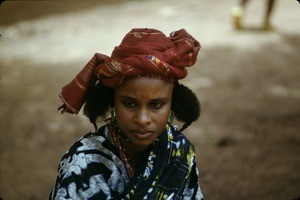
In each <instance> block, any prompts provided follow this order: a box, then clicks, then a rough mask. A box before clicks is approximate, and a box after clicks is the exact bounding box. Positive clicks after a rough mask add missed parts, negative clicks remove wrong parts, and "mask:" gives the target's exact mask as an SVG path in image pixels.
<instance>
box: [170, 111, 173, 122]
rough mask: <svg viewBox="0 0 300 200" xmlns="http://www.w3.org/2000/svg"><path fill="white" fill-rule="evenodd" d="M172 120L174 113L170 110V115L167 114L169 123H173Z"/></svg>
mask: <svg viewBox="0 0 300 200" xmlns="http://www.w3.org/2000/svg"><path fill="white" fill-rule="evenodd" d="M173 121H174V113H173V111H171V113H170V116H169V124H173Z"/></svg>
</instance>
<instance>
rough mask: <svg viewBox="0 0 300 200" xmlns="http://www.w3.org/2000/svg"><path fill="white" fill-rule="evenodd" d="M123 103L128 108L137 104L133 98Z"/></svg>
mask: <svg viewBox="0 0 300 200" xmlns="http://www.w3.org/2000/svg"><path fill="white" fill-rule="evenodd" d="M122 104H123V105H124V106H125V107H127V108H133V107H134V106H136V103H135V102H134V101H131V100H123V101H122Z"/></svg>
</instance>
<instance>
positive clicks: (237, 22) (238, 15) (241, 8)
mask: <svg viewBox="0 0 300 200" xmlns="http://www.w3.org/2000/svg"><path fill="white" fill-rule="evenodd" d="M248 2H249V0H241V1H240V2H239V5H237V6H235V7H233V8H232V10H231V15H232V18H233V24H234V27H235V28H236V29H243V28H245V27H244V26H243V17H244V14H245V10H246V5H247V3H248ZM266 3H267V5H266V9H265V14H264V19H263V24H262V26H261V27H260V29H261V30H266V31H273V30H274V27H273V26H272V24H271V16H272V12H273V8H274V4H275V0H266Z"/></svg>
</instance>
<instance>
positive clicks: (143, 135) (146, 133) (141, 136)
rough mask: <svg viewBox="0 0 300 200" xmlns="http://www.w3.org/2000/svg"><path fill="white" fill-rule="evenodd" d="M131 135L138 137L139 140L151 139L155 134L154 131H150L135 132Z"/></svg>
mask: <svg viewBox="0 0 300 200" xmlns="http://www.w3.org/2000/svg"><path fill="white" fill-rule="evenodd" d="M131 134H132V136H133V137H136V138H138V139H146V138H149V137H150V135H152V134H153V131H150V130H133V131H131Z"/></svg>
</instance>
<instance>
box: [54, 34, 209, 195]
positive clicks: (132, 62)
mask: <svg viewBox="0 0 300 200" xmlns="http://www.w3.org/2000/svg"><path fill="white" fill-rule="evenodd" d="M199 49H200V44H199V42H198V41H197V40H195V39H194V38H193V37H192V36H191V35H189V34H188V33H187V32H186V31H185V30H184V29H181V30H179V31H175V32H173V33H171V34H170V37H166V36H165V35H164V34H163V33H162V32H160V31H158V30H155V29H132V30H131V31H130V32H129V33H127V35H126V36H125V37H124V39H123V41H122V42H121V44H120V45H119V46H117V47H115V49H114V51H113V52H112V56H111V57H108V56H105V55H102V54H95V55H94V57H93V58H92V59H91V60H90V61H89V62H88V63H87V65H86V66H85V67H84V68H83V70H82V71H81V72H80V73H79V74H78V75H77V76H76V78H75V79H73V81H72V82H71V83H69V84H68V85H66V86H65V87H64V88H63V89H62V91H61V94H60V98H61V99H62V101H63V102H64V105H63V106H61V107H60V108H59V109H62V113H64V112H68V113H78V112H79V110H80V109H81V107H82V106H83V104H85V106H84V113H85V115H86V116H87V117H88V118H89V120H90V122H91V123H93V124H94V126H95V129H96V130H95V131H94V132H91V133H88V134H87V135H85V136H84V137H82V138H81V139H80V140H79V141H77V142H76V143H75V144H74V145H73V146H72V147H71V148H70V150H69V151H68V152H67V153H66V154H65V155H64V156H63V158H62V160H61V162H60V165H59V169H58V176H57V180H56V184H55V187H54V188H53V190H52V192H51V194H50V197H49V199H202V198H203V197H202V193H201V190H200V187H199V183H198V170H197V167H196V162H195V151H194V148H193V145H192V144H191V143H190V142H189V141H188V139H187V138H186V137H185V136H184V135H183V134H182V133H181V131H182V130H183V129H185V128H186V127H188V126H189V125H190V124H191V123H192V122H193V121H195V120H197V119H198V117H199V114H200V106H199V102H198V99H197V97H196V96H195V95H194V93H193V92H192V91H191V90H189V89H188V88H187V87H185V86H183V85H181V84H179V83H178V80H179V79H182V78H184V77H185V76H186V75H187V71H186V69H185V67H188V66H191V65H193V64H194V63H195V62H196V59H197V55H198V51H199ZM108 113H110V118H108V119H107V115H108ZM174 116H175V117H176V118H177V119H178V120H181V121H183V122H184V123H185V124H184V126H183V127H182V129H181V130H179V131H178V130H177V128H176V127H175V126H173V125H172V120H173V118H174ZM98 119H101V120H102V121H105V122H106V123H105V124H104V125H103V126H102V127H100V128H99V129H98V127H97V120H98ZM105 119H106V120H105Z"/></svg>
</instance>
